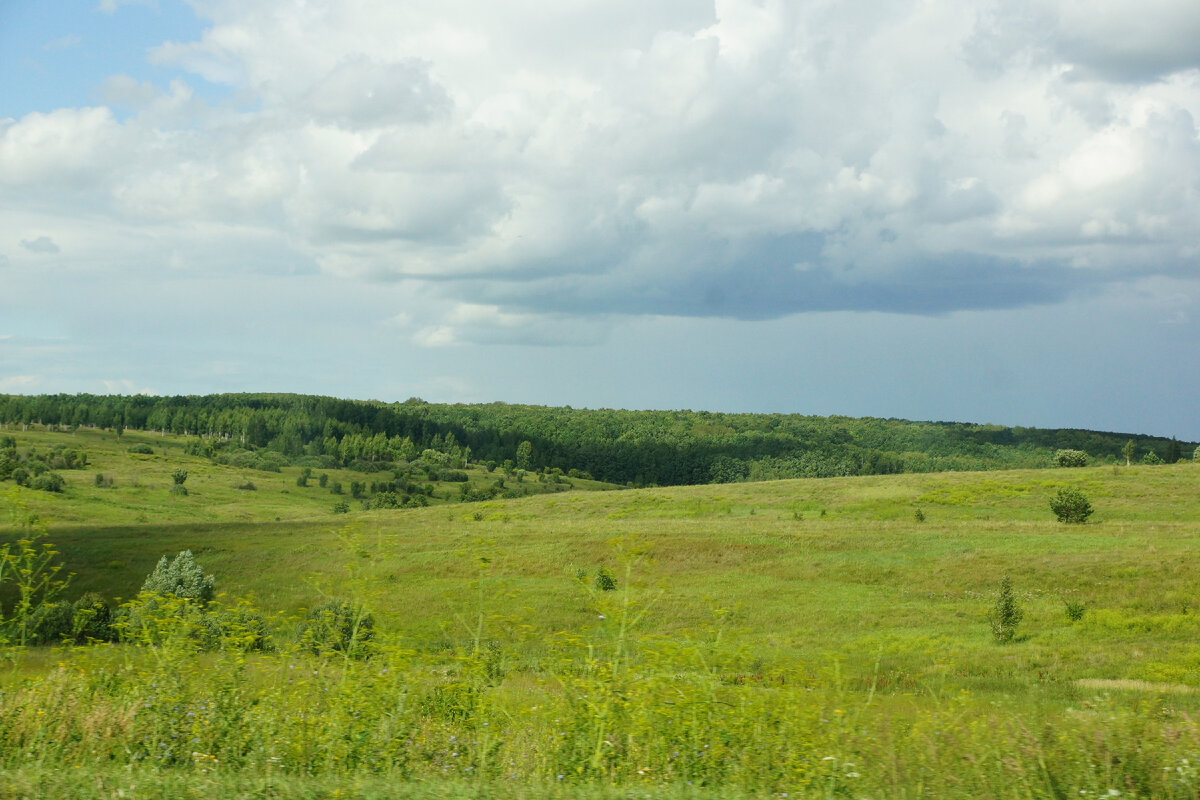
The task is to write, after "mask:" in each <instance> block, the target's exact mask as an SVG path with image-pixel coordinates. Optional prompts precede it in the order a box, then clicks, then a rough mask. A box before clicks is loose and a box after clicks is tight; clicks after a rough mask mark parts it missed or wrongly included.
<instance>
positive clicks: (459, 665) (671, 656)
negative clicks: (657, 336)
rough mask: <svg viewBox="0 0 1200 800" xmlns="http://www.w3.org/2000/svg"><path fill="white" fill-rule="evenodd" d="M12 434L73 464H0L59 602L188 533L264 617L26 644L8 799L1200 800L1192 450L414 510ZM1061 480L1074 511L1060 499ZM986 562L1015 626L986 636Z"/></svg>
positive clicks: (574, 487)
mask: <svg viewBox="0 0 1200 800" xmlns="http://www.w3.org/2000/svg"><path fill="white" fill-rule="evenodd" d="M3 433H4V434H6V435H9V434H11V435H13V436H14V438H16V439H17V444H18V448H21V449H24V448H27V447H30V446H34V447H37V448H39V449H48V448H49V447H51V446H52V445H53V444H56V443H57V444H65V445H66V446H67V447H72V448H78V449H80V450H83V451H85V452H86V453H87V454H88V461H89V463H88V465H87V466H86V468H84V469H82V470H61V471H60V474H61V475H62V476H63V478H64V479H65V481H66V487H65V491H63V492H62V493H51V492H44V491H34V490H31V489H27V488H19V489H13V488H11V487H12V483H11V482H8V483H6V484H0V489H6V488H7V490H8V495H7V503H8V505H9V506H10V507H11V508H12V509H13V510H14V512H15V513H16V516H14V524H13V525H10V526H9V527H8V528H7V529H3V530H2V531H0V535H2V536H3V539H0V541H5V542H11V541H14V540H15V539H17V538H18V537H20V536H28V535H30V534H31V532H35V531H36V529H37V528H38V526H43V527H44V529H45V530H44V534H45V535H44V538H43V539H42V540H39V541H44V542H52V543H53V544H54V546H55V548H56V550H57V553H58V555H57V557H56V558H57V560H58V561H60V562H61V563H62V564H63V565H64V572H70V573H72V574H73V575H72V577H71V579H70V583H69V585H68V586H67V587H66V588H65V590H64V591H63V594H62V596H63V597H64V598H65V599H69V600H73V599H74V598H75V597H77V596H78V595H80V594H81V593H83V592H85V591H90V592H96V593H98V594H100V595H101V596H103V597H104V598H107V599H109V600H110V601H111V603H112V605H113V606H114V607H115V606H117V605H119V604H121V603H128V602H130V601H134V603H135V604H136V600H135V598H136V597H137V593H138V590H139V588H140V587H141V585H142V582H143V580H144V579H145V578H146V576H147V575H148V574H149V573H150V572H151V571H152V570H153V569H154V567H155V564H156V562H158V560H159V559H160V557H162V556H164V555H167V556H174V555H175V554H177V553H179V552H180V551H182V550H190V551H191V552H192V553H193V554H194V555H195V559H196V561H197V562H198V563H199V564H200V565H201V566H202V567H203V569H204V571H205V572H206V573H211V574H213V575H215V576H216V588H217V592H218V599H217V600H216V602H215V605H214V608H220V609H226V610H231V609H236V608H242V609H250V608H253V609H256V610H257V613H258V614H260V615H261V618H262V619H263V620H265V624H266V625H267V627H268V629H269V632H270V641H269V643H268V646H267V647H266V648H264V649H250V648H247V647H246V646H245V644H246V639H245V637H239V636H238V630H237V629H236V626H235V627H234V628H233V629H232V630H231V629H228V628H226V629H223V631H222V633H221V635H220V637H219V638H220V641H219V642H218V643H217V644H215V645H214V644H212V643H211V642H210V643H209V644H208V645H206V646H202V645H201V644H200V641H201V638H202V637H200V636H199V635H198V634H197V631H198V630H199V629H200V628H201V627H202V622H200V621H199V620H200V616H198V615H199V614H200V612H198V611H195V609H191V610H187V609H183V610H181V609H179V608H170V607H167V608H164V607H158V609H157V610H156V611H155V612H154V613H155V614H157V615H158V616H157V617H155V618H154V619H153V624H152V625H148V626H145V625H144V626H143V627H142V628H140V629H138V630H137V631H133V630H132V629H130V632H129V633H128V634H127V636H126V637H125V641H124V642H123V643H98V644H92V645H74V644H72V645H67V644H63V645H59V646H40V647H24V648H21V647H16V646H9V647H8V648H7V649H6V650H5V654H6V659H5V661H4V662H3V664H4V668H3V673H2V675H3V677H2V678H0V770H2V772H0V797H3V798H7V797H14V798H15V797H34V796H73V797H114V796H123V797H155V796H178V797H192V796H195V797H201V796H204V797H212V796H229V797H235V796H236V797H264V798H265V797H289V798H290V797H314V798H315V797H335V796H339V797H439V798H440V797H462V796H473V797H596V798H601V797H604V798H608V797H664V798H668V797H669V798H674V797H680V798H682V797H766V796H772V797H782V796H787V797H791V798H795V797H854V798H860V797H870V798H880V797H904V798H910V797H911V798H915V797H937V798H941V797H964V798H965V797H985V796H994V797H1062V798H1066V797H1116V796H1138V797H1180V798H1182V797H1196V796H1197V795H1198V793H1200V724H1198V722H1197V720H1198V719H1200V693H1198V692H1197V690H1198V689H1200V608H1198V605H1200V600H1198V598H1200V591H1198V589H1200V579H1198V576H1200V465H1198V464H1195V463H1193V462H1180V463H1178V464H1174V465H1158V466H1148V465H1135V466H1131V467H1126V466H1112V465H1106V466H1102V467H1083V468H1074V469H1041V470H1013V471H993V472H957V473H929V474H901V475H879V476H861V477H846V478H822V479H803V480H780V481H772V482H766V483H732V484H722V485H707V486H690V487H675V488H650V489H638V490H622V491H613V490H612V489H615V487H612V486H610V485H607V484H601V483H597V482H594V481H586V480H577V479H571V480H570V481H569V482H567V481H564V482H558V481H555V480H550V479H547V478H545V477H542V478H539V477H538V476H536V475H530V476H526V477H524V478H523V480H522V481H521V483H520V484H514V483H513V482H512V481H509V484H508V487H509V488H512V487H513V486H520V487H522V488H523V489H526V490H528V492H529V494H528V496H521V497H513V498H507V499H506V498H500V497H496V498H494V499H490V500H480V501H476V502H458V497H459V496H460V495H461V494H463V492H462V490H461V489H460V488H459V487H458V486H455V485H451V484H442V483H436V482H435V485H434V486H433V492H432V494H433V496H432V498H430V504H429V505H428V506H427V507H420V508H403V509H375V510H372V509H369V508H363V507H362V505H363V504H362V503H361V502H359V501H357V500H356V501H355V502H353V503H349V504H348V505H349V506H350V508H349V511H348V512H346V513H335V512H334V511H333V506H334V504H335V502H337V501H338V500H339V498H338V497H335V496H333V495H331V493H330V491H329V490H328V488H324V489H323V488H320V487H318V486H317V485H316V475H317V473H319V472H326V473H328V480H329V481H330V482H332V481H335V480H336V481H338V482H340V483H342V484H343V485H345V486H349V485H350V483H351V482H354V481H362V482H367V481H370V480H372V479H374V480H378V479H379V478H378V476H377V475H370V474H358V473H352V472H350V471H348V470H314V471H313V473H314V474H313V477H312V478H311V479H310V481H309V485H308V486H298V485H297V478H298V477H299V475H300V469H299V468H297V467H284V468H282V470H281V471H280V472H278V473H276V472H264V471H259V470H251V469H241V468H235V467H230V466H225V465H220V464H214V463H210V462H209V460H208V459H205V458H201V457H199V456H191V455H187V454H186V451H185V448H186V441H187V440H185V439H184V438H183V437H174V436H171V435H166V436H162V435H158V434H153V435H151V434H145V433H135V432H126V433H125V435H124V436H122V437H120V439H118V438H117V437H116V436H115V434H113V433H104V432H97V431H90V430H86V429H80V430H78V431H77V432H76V433H75V434H70V433H48V432H45V431H40V430H30V431H17V432H11V431H4V432H3ZM135 444H145V445H147V446H148V447H149V448H150V449H152V450H153V453H152V454H138V453H132V452H130V448H131V447H132V446H133V445H135ZM178 469H183V470H186V471H187V472H188V477H187V479H186V483H185V484H184V485H185V486H186V488H187V490H188V492H187V494H186V495H180V494H172V493H171V492H170V488H171V486H172V477H171V474H172V472H174V471H176V470H178ZM466 472H467V473H468V475H469V479H468V481H467V482H466V483H467V485H468V486H469V487H473V488H475V489H478V488H483V487H487V486H490V485H492V484H493V483H494V481H495V479H496V475H495V474H492V473H488V472H487V471H486V470H484V469H483V468H481V467H477V466H470V467H468V469H467V470H466ZM97 473H100V474H102V475H104V476H106V477H107V478H110V479H111V486H107V485H103V486H102V485H98V482H97V480H96V477H95V476H96V474H97ZM247 483H252V484H253V485H254V486H255V488H254V489H253V490H248V489H239V488H237V487H238V486H244V485H246V484H247ZM1064 487H1072V488H1078V489H1080V490H1082V491H1083V492H1084V493H1085V494H1086V495H1087V497H1088V498H1089V499H1090V501H1091V503H1092V505H1093V507H1094V509H1095V512H1094V514H1093V515H1092V516H1091V517H1090V519H1089V520H1088V522H1087V523H1086V524H1082V525H1066V524H1062V523H1059V522H1057V521H1056V520H1055V518H1054V515H1053V514H1052V513H1051V512H1050V508H1049V501H1050V499H1051V498H1052V497H1053V496H1054V495H1055V493H1056V492H1057V490H1058V489H1060V488H1064ZM343 499H344V498H343ZM367 505H369V503H367ZM22 515H24V516H22ZM32 516H36V517H38V519H39V521H38V522H32V521H31V517H32ZM0 546H2V545H0ZM1005 577H1007V578H1009V579H1010V580H1011V582H1012V586H1013V589H1014V590H1015V593H1016V600H1017V603H1018V606H1019V608H1020V609H1021V611H1022V612H1023V617H1022V619H1021V620H1020V623H1019V625H1018V626H1017V629H1016V636H1015V638H1014V639H1013V641H1011V642H1008V643H1004V644H1001V643H998V642H997V641H996V640H995V638H994V637H993V635H992V628H991V625H990V624H989V611H991V609H992V608H993V606H994V605H995V603H996V599H997V594H998V592H999V589H1000V584H1001V581H1002V580H1003V579H1004V578H1005ZM5 591H6V593H5V594H4V595H2V596H3V597H4V598H5V601H6V608H8V609H9V610H10V612H11V608H12V604H13V602H14V598H15V595H14V594H13V585H12V584H10V585H9V586H6V587H5ZM330 600H336V601H338V602H345V603H346V604H347V605H348V606H350V607H353V608H355V609H359V610H360V612H359V613H361V614H362V615H366V614H368V613H369V614H370V617H371V620H372V621H373V623H374V627H373V628H372V629H371V635H370V639H369V641H365V640H364V642H363V647H362V648H360V649H359V650H358V651H357V652H354V653H352V652H350V651H349V650H348V649H342V650H338V649H326V650H324V651H322V652H314V650H320V648H313V647H310V646H308V645H307V644H306V642H305V640H304V638H303V636H302V635H300V634H298V633H297V630H298V627H299V626H300V624H301V620H302V619H303V618H304V616H305V615H306V614H307V613H308V612H309V610H310V609H313V608H314V607H316V606H319V605H321V604H322V603H325V602H327V601H330ZM1069 612H1070V613H1069ZM144 613H146V614H149V612H144ZM151 616H153V615H151ZM118 793H120V794H118Z"/></svg>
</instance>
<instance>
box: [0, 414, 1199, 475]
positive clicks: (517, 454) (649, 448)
mask: <svg viewBox="0 0 1200 800" xmlns="http://www.w3.org/2000/svg"><path fill="white" fill-rule="evenodd" d="M33 424H37V425H43V426H50V427H55V428H59V429H70V428H74V427H92V428H101V429H106V430H113V431H116V432H117V434H118V435H120V434H121V433H122V432H123V431H125V430H138V431H155V432H161V433H163V434H166V433H172V434H178V435H184V436H191V437H195V442H194V444H193V445H192V447H193V449H194V451H195V452H197V453H198V454H204V455H209V456H210V457H225V458H228V457H230V454H233V453H238V452H247V453H256V454H258V457H260V458H262V459H266V460H268V461H270V460H272V459H274V460H275V462H276V463H278V462H280V461H286V462H289V463H300V462H304V463H310V462H311V463H318V464H322V465H328V466H351V465H358V466H363V465H372V464H374V465H382V464H388V463H393V462H398V461H412V460H414V459H417V458H419V457H420V456H421V454H422V453H424V452H425V451H427V450H432V451H435V452H439V453H444V454H448V455H449V456H450V458H451V460H452V461H453V462H465V461H467V460H470V461H475V462H480V463H486V462H488V461H491V462H494V463H496V464H501V463H504V462H506V461H508V462H512V463H513V464H515V465H517V466H519V467H520V468H521V469H528V470H543V469H554V468H557V469H561V470H563V471H564V472H567V471H571V470H574V471H575V472H576V474H588V475H590V476H593V477H595V478H596V479H598V480H603V481H609V482H614V483H621V484H632V485H650V484H657V485H681V484H700V483H717V482H729V481H737V480H744V479H769V478H788V477H828V476H837V475H866V474H886V473H897V472H930V471H942V470H975V469H997V468H1017V467H1043V466H1053V465H1054V463H1055V458H1054V454H1055V452H1056V451H1057V450H1061V449H1070V450H1078V451H1081V452H1084V453H1086V454H1087V455H1088V456H1089V457H1090V458H1092V459H1095V460H1098V461H1113V462H1114V463H1115V462H1117V461H1119V460H1123V455H1122V454H1123V449H1124V448H1125V447H1126V445H1127V443H1128V442H1129V441H1134V442H1136V446H1137V448H1138V449H1139V451H1140V452H1145V453H1154V454H1155V455H1156V456H1157V457H1159V458H1161V459H1162V460H1164V461H1168V462H1169V461H1172V460H1177V459H1178V458H1179V453H1180V452H1181V448H1186V452H1189V453H1190V452H1191V450H1192V448H1194V447H1195V446H1196V443H1187V442H1179V441H1176V440H1174V439H1165V438H1161V437H1148V436H1137V435H1130V434H1118V433H1106V432H1099V431H1089V430H1076V429H1039V428H1022V427H1004V426H998V425H976V424H970V423H957V422H913V421H909V420H900V419H879V418H870V417H867V418H853V417H842V416H830V417H818V416H807V415H801V414H723V413H715V412H708V411H690V410H678V411H627V410H620V409H574V408H571V407H570V406H565V407H546V406H531V405H511V404H507V403H489V404H474V405H461V404H438V403H428V402H425V401H424V400H421V399H419V398H410V399H409V400H406V401H404V402H402V403H399V402H397V403H384V402H379V401H363V400H347V399H338V398H332V397H318V396H312V395H297V394H215V395H191V396H174V397H153V396H142V395H133V396H123V395H90V394H73V395H72V394H56V395H0V425H4V426H6V427H18V426H28V425H33Z"/></svg>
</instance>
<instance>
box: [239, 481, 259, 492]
mask: <svg viewBox="0 0 1200 800" xmlns="http://www.w3.org/2000/svg"><path fill="white" fill-rule="evenodd" d="M237 488H239V489H241V490H242V491H243V492H257V491H258V487H257V486H255V485H254V481H246V482H245V483H242V484H238V487H237Z"/></svg>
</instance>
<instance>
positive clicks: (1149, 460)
mask: <svg viewBox="0 0 1200 800" xmlns="http://www.w3.org/2000/svg"><path fill="white" fill-rule="evenodd" d="M1142 463H1143V464H1150V465H1151V466H1156V465H1158V464H1161V463H1163V460H1162V457H1161V456H1159V454H1158V453H1156V452H1154V451H1153V450H1151V451H1150V452H1148V453H1146V455H1144V456H1142Z"/></svg>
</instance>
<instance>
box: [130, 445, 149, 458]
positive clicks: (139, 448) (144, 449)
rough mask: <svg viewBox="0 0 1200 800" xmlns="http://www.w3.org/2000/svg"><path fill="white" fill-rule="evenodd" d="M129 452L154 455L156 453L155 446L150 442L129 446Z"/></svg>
mask: <svg viewBox="0 0 1200 800" xmlns="http://www.w3.org/2000/svg"><path fill="white" fill-rule="evenodd" d="M129 452H131V453H135V454H137V455H140V456H152V455H154V448H153V447H151V446H150V445H148V444H135V445H133V446H131V447H130V448H129Z"/></svg>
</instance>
